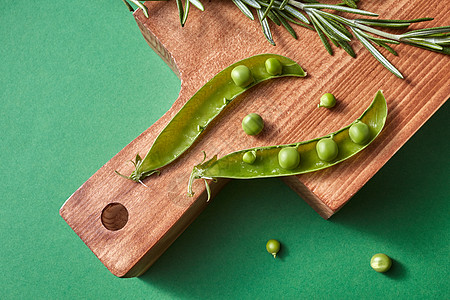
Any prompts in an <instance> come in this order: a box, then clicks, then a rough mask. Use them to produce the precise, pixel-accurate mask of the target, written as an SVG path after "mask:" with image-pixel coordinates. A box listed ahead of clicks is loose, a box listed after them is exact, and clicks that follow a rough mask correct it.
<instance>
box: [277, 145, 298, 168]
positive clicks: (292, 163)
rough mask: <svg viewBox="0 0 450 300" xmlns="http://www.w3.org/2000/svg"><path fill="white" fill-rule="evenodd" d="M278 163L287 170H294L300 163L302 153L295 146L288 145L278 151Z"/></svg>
mask: <svg viewBox="0 0 450 300" xmlns="http://www.w3.org/2000/svg"><path fill="white" fill-rule="evenodd" d="M278 164H279V165H280V167H282V168H283V169H286V170H292V169H295V168H297V167H298V165H299V164H300V154H299V153H298V151H297V148H295V147H286V148H283V149H281V150H280V152H278Z"/></svg>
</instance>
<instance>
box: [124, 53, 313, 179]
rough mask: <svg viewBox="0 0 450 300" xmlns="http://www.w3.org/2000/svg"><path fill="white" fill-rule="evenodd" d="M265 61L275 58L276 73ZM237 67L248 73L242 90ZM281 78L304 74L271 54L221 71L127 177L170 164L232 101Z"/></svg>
mask: <svg viewBox="0 0 450 300" xmlns="http://www.w3.org/2000/svg"><path fill="white" fill-rule="evenodd" d="M269 58H275V59H277V60H278V61H279V62H280V63H281V65H282V69H281V73H280V74H276V75H273V74H272V75H271V74H269V73H268V71H267V70H266V67H265V62H266V60H267V59H269ZM237 66H246V67H247V68H248V69H249V70H250V71H251V75H252V77H253V81H252V83H250V84H249V85H247V86H245V87H240V86H238V85H236V84H235V83H234V81H233V79H232V77H231V72H232V70H233V69H234V68H235V67H237ZM285 76H296V77H304V76H306V73H305V72H304V71H303V69H302V68H301V67H300V66H299V65H298V64H297V63H295V62H294V61H292V60H291V59H289V58H287V57H284V56H280V55H275V54H260V55H255V56H252V57H249V58H246V59H244V60H241V61H238V62H236V63H234V64H232V65H230V66H229V67H227V68H225V69H224V70H222V71H221V72H219V73H218V74H217V75H216V76H215V77H213V78H212V79H211V80H210V81H208V82H207V83H206V84H205V85H204V86H203V87H201V88H200V89H199V90H198V91H197V92H196V93H195V94H194V96H192V98H190V99H189V100H188V101H187V102H186V103H185V105H184V106H183V107H182V108H181V109H180V111H179V112H178V113H177V114H176V115H175V116H174V117H173V119H172V120H171V121H170V122H169V123H168V124H167V126H166V127H165V128H164V129H163V130H162V131H161V133H160V134H159V135H158V137H157V138H156V140H155V141H154V143H153V145H152V146H151V148H150V150H149V152H148V153H147V155H146V156H145V157H144V159H141V158H140V156H139V155H137V156H136V161H135V162H134V165H135V167H136V169H135V170H134V171H133V172H132V174H131V175H130V176H129V177H127V178H129V179H132V180H134V181H140V180H142V179H143V178H145V177H147V176H150V175H151V174H153V173H155V172H156V171H155V170H157V169H158V168H161V167H163V166H165V165H167V164H169V163H171V162H172V161H174V160H175V159H176V158H178V157H179V156H180V155H181V154H182V153H183V152H185V151H186V150H187V149H188V148H189V147H190V146H191V145H192V144H193V143H194V142H195V140H196V139H197V138H198V137H199V135H200V134H201V133H202V131H203V130H204V129H205V128H206V127H207V126H208V124H209V123H210V122H211V121H212V120H213V119H214V118H215V117H217V116H218V115H219V113H220V112H222V111H223V110H224V109H225V107H226V106H227V105H228V104H229V103H230V102H231V101H232V100H233V99H235V98H236V97H237V96H239V95H240V94H242V93H243V92H245V91H246V90H248V89H250V88H251V87H253V86H255V85H257V84H258V83H260V82H263V81H265V80H268V79H272V78H278V77H285Z"/></svg>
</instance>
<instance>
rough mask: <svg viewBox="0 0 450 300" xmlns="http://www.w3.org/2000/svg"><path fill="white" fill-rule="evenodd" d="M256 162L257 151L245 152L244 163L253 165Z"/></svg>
mask: <svg viewBox="0 0 450 300" xmlns="http://www.w3.org/2000/svg"><path fill="white" fill-rule="evenodd" d="M255 160H256V152H255V151H248V152H245V153H244V155H243V156H242V161H243V162H245V163H247V164H249V165H251V164H253V163H254V162H255Z"/></svg>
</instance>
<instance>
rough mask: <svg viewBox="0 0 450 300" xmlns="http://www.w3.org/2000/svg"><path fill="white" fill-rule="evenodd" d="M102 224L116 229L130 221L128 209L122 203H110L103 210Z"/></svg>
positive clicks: (113, 229)
mask: <svg viewBox="0 0 450 300" xmlns="http://www.w3.org/2000/svg"><path fill="white" fill-rule="evenodd" d="M101 219H102V224H103V226H105V228H106V229H108V230H111V231H116V230H119V229H122V228H123V227H124V226H125V225H126V224H127V222H128V210H127V209H126V208H125V206H123V205H122V204H120V203H110V204H108V205H106V207H105V208H104V209H103V211H102V218H101Z"/></svg>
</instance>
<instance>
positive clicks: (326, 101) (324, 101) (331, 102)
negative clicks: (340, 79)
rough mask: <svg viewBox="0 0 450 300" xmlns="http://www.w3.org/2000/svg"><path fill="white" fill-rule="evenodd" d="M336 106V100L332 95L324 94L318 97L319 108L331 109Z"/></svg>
mask: <svg viewBox="0 0 450 300" xmlns="http://www.w3.org/2000/svg"><path fill="white" fill-rule="evenodd" d="M335 105H336V98H335V97H334V95H333V94H330V93H326V94H323V95H322V97H320V103H319V107H326V108H332V107H334V106H335Z"/></svg>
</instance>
